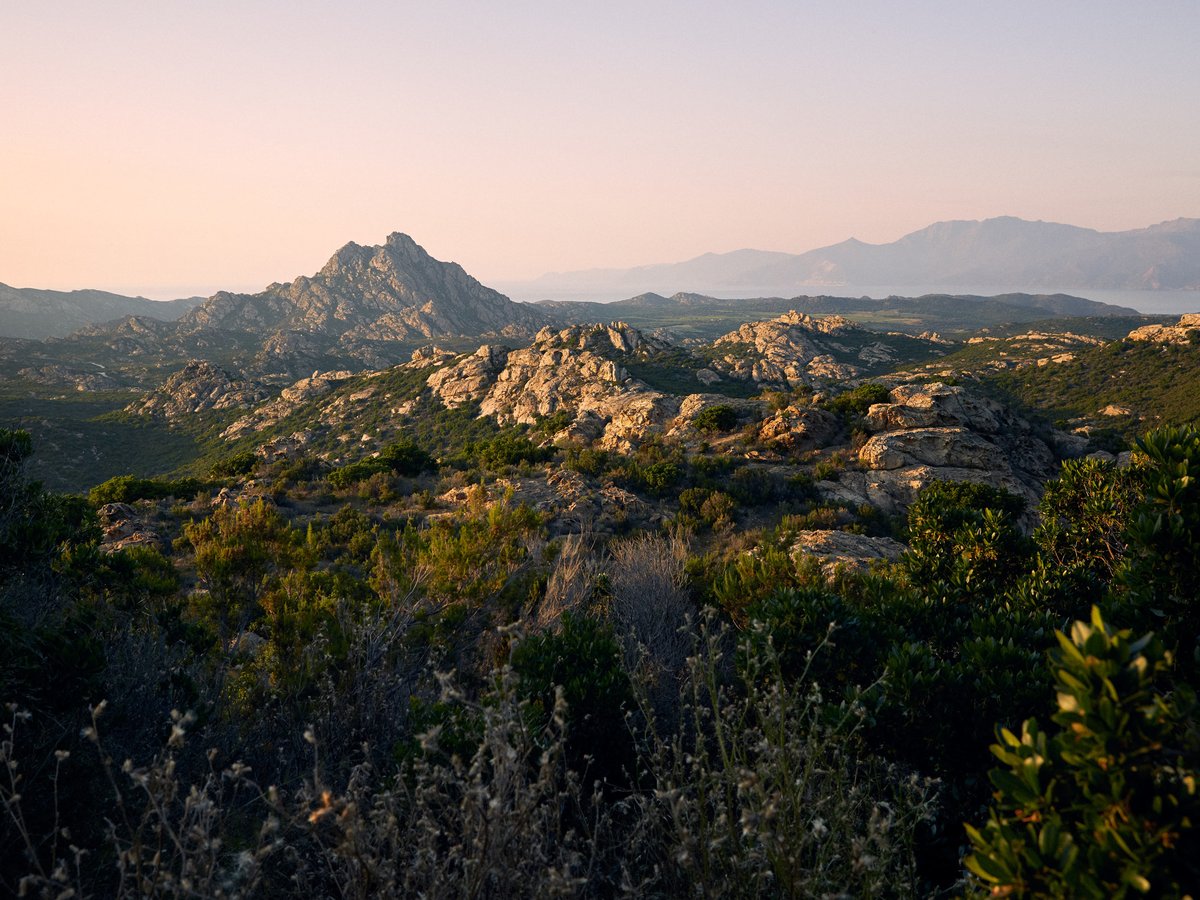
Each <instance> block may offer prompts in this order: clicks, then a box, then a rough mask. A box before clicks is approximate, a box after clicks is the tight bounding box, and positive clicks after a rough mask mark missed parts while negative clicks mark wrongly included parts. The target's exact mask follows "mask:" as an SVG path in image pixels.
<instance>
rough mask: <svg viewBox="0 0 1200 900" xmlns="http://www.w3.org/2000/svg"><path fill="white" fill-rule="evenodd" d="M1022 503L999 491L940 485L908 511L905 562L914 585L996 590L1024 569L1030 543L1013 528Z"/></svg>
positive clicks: (980, 486)
mask: <svg viewBox="0 0 1200 900" xmlns="http://www.w3.org/2000/svg"><path fill="white" fill-rule="evenodd" d="M1024 506H1025V501H1024V500H1023V499H1022V498H1020V497H1018V496H1016V495H1015V494H1010V493H1009V492H1007V491H1004V490H1001V489H1000V488H994V487H991V486H990V485H986V484H975V483H973V482H946V481H938V482H934V483H933V484H930V485H929V486H927V487H926V488H925V489H924V490H922V491H921V494H920V496H918V497H917V501H916V502H915V503H914V504H913V505H912V506H911V507H909V511H908V548H909V549H908V552H907V553H906V554H905V555H904V559H903V563H904V566H905V568H906V569H907V570H908V572H909V575H910V577H911V579H912V581H913V583H914V584H916V585H922V586H930V585H933V584H935V583H938V582H944V583H947V584H949V585H950V586H951V587H952V588H953V589H954V590H955V591H957V592H960V593H961V592H965V591H972V592H979V591H989V590H990V591H996V590H1000V589H1003V588H1004V587H1005V586H1007V585H1008V584H1010V583H1011V582H1013V581H1014V580H1015V579H1016V577H1017V576H1018V575H1019V574H1020V573H1021V572H1022V571H1023V570H1024V569H1025V568H1026V559H1027V557H1028V555H1029V552H1030V547H1029V544H1028V541H1027V540H1026V539H1025V538H1024V536H1023V535H1022V533H1021V530H1020V528H1019V526H1018V524H1017V516H1018V515H1019V514H1020V513H1021V511H1022V509H1023V508H1024Z"/></svg>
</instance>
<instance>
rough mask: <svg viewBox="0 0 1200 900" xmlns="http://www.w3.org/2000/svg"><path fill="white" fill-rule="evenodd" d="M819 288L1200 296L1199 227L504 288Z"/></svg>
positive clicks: (785, 259) (730, 259) (741, 257)
mask: <svg viewBox="0 0 1200 900" xmlns="http://www.w3.org/2000/svg"><path fill="white" fill-rule="evenodd" d="M813 285H828V286H830V287H831V288H832V287H836V286H838V285H849V286H852V287H853V286H856V285H888V286H895V287H904V286H921V287H936V286H946V287H953V288H955V289H957V290H961V289H967V288H972V287H979V288H988V289H991V290H995V289H997V288H1003V289H1005V290H1028V289H1035V290H1036V289H1042V290H1045V289H1048V288H1049V289H1055V290H1060V289H1072V288H1074V289H1080V288H1095V289H1109V290H1159V289H1191V290H1195V289H1200V219H1176V220H1175V221H1172V222H1163V223H1161V224H1159V225H1152V226H1150V227H1149V228H1141V229H1137V230H1133V231H1117V232H1101V231H1095V230H1093V229H1090V228H1079V227H1076V226H1074V225H1061V224H1056V223H1053V222H1029V221H1026V220H1023V219H1017V218H1012V217H1008V216H1005V217H1000V218H995V219H985V220H984V221H981V222H979V221H952V222H938V223H936V224H934V225H930V226H929V227H928V228H923V229H921V230H920V231H915V232H913V233H912V234H908V235H905V236H904V237H902V238H900V239H899V240H897V241H894V242H892V243H890V244H866V243H863V242H862V241H859V240H856V239H854V238H851V239H850V240H847V241H843V242H841V243H840V244H834V245H832V246H829V247H822V248H820V249H817V250H810V251H808V252H807V253H800V254H787V253H773V252H765V251H759V250H738V251H735V252H733V253H720V254H718V253H707V254H705V255H703V256H699V257H697V258H695V259H692V260H688V261H686V262H681V263H671V264H665V265H653V266H639V267H637V268H633V269H592V270H587V271H580V272H563V273H551V274H548V275H544V276H542V277H541V278H538V279H536V280H534V281H531V282H524V283H520V284H509V285H507V288H508V290H509V291H510V293H513V294H514V295H517V296H522V297H526V298H534V297H571V296H581V295H584V294H592V295H598V294H608V295H610V296H611V298H612V299H615V298H617V297H622V296H629V295H630V294H633V293H638V292H645V291H654V292H657V293H659V294H673V293H676V292H678V291H699V292H704V291H720V292H724V293H728V292H730V291H745V292H746V294H747V296H750V295H759V296H761V295H763V294H779V295H781V296H790V295H792V294H797V293H803V292H805V289H806V288H811V287H812V286H813Z"/></svg>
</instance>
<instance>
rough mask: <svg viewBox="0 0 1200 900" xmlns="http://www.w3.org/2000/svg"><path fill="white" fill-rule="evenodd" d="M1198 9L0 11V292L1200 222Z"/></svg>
mask: <svg viewBox="0 0 1200 900" xmlns="http://www.w3.org/2000/svg"><path fill="white" fill-rule="evenodd" d="M1198 42H1200V3H1195V2H1192V0H1186V2H1169V0H1155V2H1153V3H1137V4H1135V3H1128V2H1105V0H1089V2H1071V0H1061V2H1055V3H1046V2H1044V0H1038V2H1021V0H1018V2H1006V3H996V2H994V0H990V2H975V0H956V2H940V3H934V2H905V3H896V2H894V0H890V2H859V3H840V2H837V3H835V2H825V3H816V2H803V0H779V2H765V0H763V2H756V0H741V2H739V3H736V4H735V3H729V2H726V3H710V2H704V0H691V2H686V3H682V2H681V3H672V2H650V0H641V2H624V0H606V2H604V3H570V2H562V0H557V2H524V0H508V2H503V3H496V2H494V0H490V2H482V0H481V2H458V0H438V2H436V3H431V2H422V3H416V2H399V0H392V2H385V0H373V2H368V0H359V2H355V0H342V2H338V3H333V2H329V0H323V2H316V0H311V2H310V0H279V2H273V0H272V2H268V0H237V2H223V0H208V2H204V3H195V2H186V3H185V2H174V0H157V2H152V0H143V2H120V0H86V2H69V0H61V2H59V0H45V2H37V3H20V2H17V0H0V282H4V283H6V284H9V285H13V286H19V287H39V288H52V289H58V290H69V289H75V288H99V289H105V290H112V291H117V292H120V293H131V294H141V295H144V296H149V297H154V298H158V299H165V298H169V297H176V296H190V295H205V296H207V295H209V294H212V293H213V292H215V291H216V290H219V289H227V290H260V289H261V288H263V287H265V286H266V285H267V284H269V283H271V282H273V281H289V280H291V279H292V278H294V277H296V276H297V275H302V274H311V273H313V272H315V271H316V270H317V269H319V268H320V267H321V266H322V265H323V264H324V262H325V261H326V260H327V259H328V258H329V256H331V255H332V253H333V252H334V251H335V250H336V249H337V248H338V247H340V246H341V245H343V244H345V243H346V242H347V241H351V240H353V241H357V242H358V243H362V244H376V243H382V241H383V240H384V238H385V237H386V235H387V234H388V233H390V232H392V231H403V232H405V233H407V234H409V235H411V236H412V237H413V238H414V239H415V240H416V241H417V242H418V243H420V244H422V245H423V246H424V247H425V248H426V249H427V250H428V251H429V252H430V253H431V254H432V255H433V256H435V257H437V258H439V259H444V260H454V261H456V262H459V263H461V264H462V265H463V266H464V268H466V269H467V271H468V272H470V273H471V274H473V275H475V276H476V277H478V278H480V279H481V280H482V281H484V282H485V283H489V282H503V281H513V280H519V279H523V278H533V277H536V276H538V275H540V274H542V273H544V272H548V271H566V270H573V269H582V268H591V267H607V266H633V265H643V264H649V263H658V262H674V261H678V260H683V259H689V258H691V257H694V256H697V255H700V254H701V253H705V252H709V251H713V252H723V251H729V250H735V249H740V248H745V247H754V248H757V249H762V250H784V251H790V252H803V251H805V250H810V249H813V248H815V247H821V246H825V245H828V244H832V243H836V242H838V241H841V240H844V239H846V238H848V237H852V236H853V237H857V238H858V239H860V240H864V241H868V242H872V243H882V242H887V241H892V240H895V239H897V238H899V237H901V236H902V235H904V234H906V233H908V232H911V231H914V230H916V229H919V228H922V227H924V226H926V225H928V224H930V223H932V222H935V221H940V220H945V219H980V218H987V217H990V216H997V215H1014V216H1020V217H1022V218H1027V219H1045V220H1049V221H1058V222H1068V223H1071V224H1075V225H1082V226H1086V227H1090V228H1096V229H1099V230H1102V231H1114V230H1124V229H1128V228H1139V227H1144V226H1146V225H1150V224H1153V223H1156V222H1160V221H1164V220H1168V219H1173V218H1177V217H1180V216H1189V217H1191V216H1200V115H1197V110H1200V55H1198V54H1197V53H1196V49H1195V48H1196V46H1197V43H1198Z"/></svg>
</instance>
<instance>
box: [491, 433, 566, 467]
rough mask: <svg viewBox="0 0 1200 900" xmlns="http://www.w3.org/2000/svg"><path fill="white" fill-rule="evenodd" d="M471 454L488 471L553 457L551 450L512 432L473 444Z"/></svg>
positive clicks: (552, 450)
mask: <svg viewBox="0 0 1200 900" xmlns="http://www.w3.org/2000/svg"><path fill="white" fill-rule="evenodd" d="M471 452H472V453H473V455H474V456H475V458H477V459H478V460H479V462H481V463H482V464H483V465H484V466H486V467H487V468H489V469H499V468H503V467H504V466H516V465H520V464H521V463H539V462H545V461H546V460H548V459H550V458H551V457H552V456H553V455H554V449H553V448H551V447H539V446H537V445H536V444H535V443H534V442H533V441H531V440H529V438H527V437H525V436H523V435H520V434H515V433H513V432H503V433H501V434H498V435H496V436H495V437H493V438H490V439H488V440H486V441H482V442H480V443H478V444H475V445H474V446H473V448H472V451H471Z"/></svg>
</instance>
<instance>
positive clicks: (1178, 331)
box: [1129, 313, 1200, 344]
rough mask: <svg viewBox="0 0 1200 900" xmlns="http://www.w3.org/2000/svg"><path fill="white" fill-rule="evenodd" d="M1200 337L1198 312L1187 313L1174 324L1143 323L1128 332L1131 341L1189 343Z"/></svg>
mask: <svg viewBox="0 0 1200 900" xmlns="http://www.w3.org/2000/svg"><path fill="white" fill-rule="evenodd" d="M1198 338H1200V314H1198V313H1188V314H1187V315H1184V316H1181V317H1180V319H1179V321H1178V322H1177V323H1175V324H1174V325H1143V326H1142V327H1141V328H1135V329H1134V330H1133V331H1131V332H1129V340H1131V341H1153V342H1155V343H1159V344H1191V343H1194V342H1195V341H1196V340H1197V339H1198Z"/></svg>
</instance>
